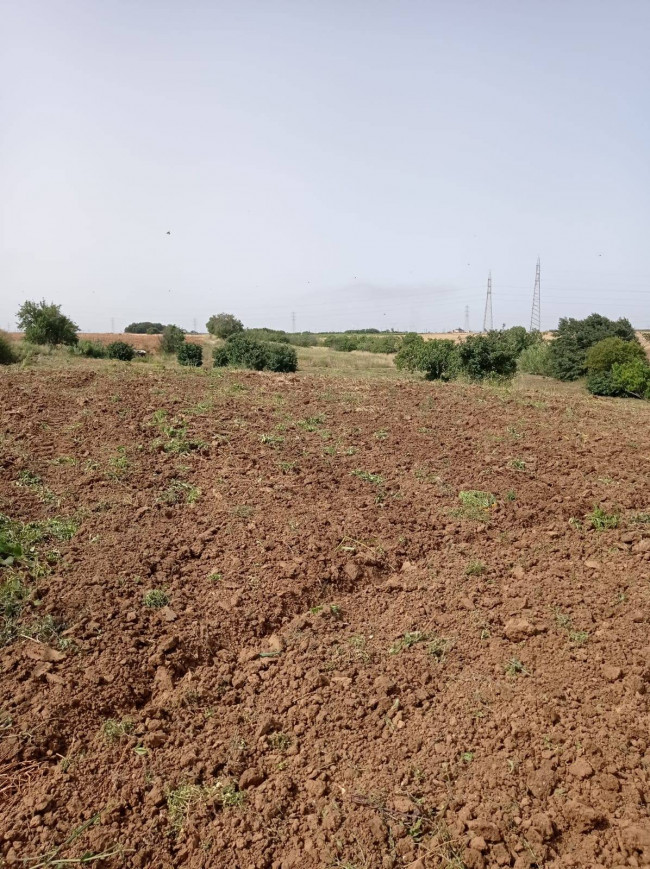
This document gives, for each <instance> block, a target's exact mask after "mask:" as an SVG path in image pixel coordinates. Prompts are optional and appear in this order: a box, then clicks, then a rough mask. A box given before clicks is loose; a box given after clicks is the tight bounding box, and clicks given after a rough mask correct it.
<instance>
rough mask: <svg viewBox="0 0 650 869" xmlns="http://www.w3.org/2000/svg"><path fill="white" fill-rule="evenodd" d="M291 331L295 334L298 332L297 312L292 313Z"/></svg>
mask: <svg viewBox="0 0 650 869" xmlns="http://www.w3.org/2000/svg"><path fill="white" fill-rule="evenodd" d="M291 331H292V332H294V333H295V331H296V312H295V311H292V312H291Z"/></svg>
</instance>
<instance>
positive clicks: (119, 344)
mask: <svg viewBox="0 0 650 869" xmlns="http://www.w3.org/2000/svg"><path fill="white" fill-rule="evenodd" d="M106 355H107V356H108V358H109V359H119V360H120V361H121V362H130V361H131V360H132V359H133V357H134V356H135V350H134V348H133V347H132V346H131V344H127V343H126V341H113V342H112V343H111V344H109V345H108V346H107V348H106Z"/></svg>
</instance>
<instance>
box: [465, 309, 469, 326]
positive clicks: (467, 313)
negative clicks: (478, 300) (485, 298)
mask: <svg viewBox="0 0 650 869" xmlns="http://www.w3.org/2000/svg"><path fill="white" fill-rule="evenodd" d="M465 331H466V332H469V305H465Z"/></svg>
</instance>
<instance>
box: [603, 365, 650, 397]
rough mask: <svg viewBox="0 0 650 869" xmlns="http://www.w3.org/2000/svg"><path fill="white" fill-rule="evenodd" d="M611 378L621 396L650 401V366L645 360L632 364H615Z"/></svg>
mask: <svg viewBox="0 0 650 869" xmlns="http://www.w3.org/2000/svg"><path fill="white" fill-rule="evenodd" d="M611 378H612V382H613V384H614V387H615V388H616V389H618V390H619V392H620V394H621V395H629V396H631V397H633V398H647V399H650V365H648V362H647V360H645V359H633V360H632V361H630V362H622V363H621V362H615V363H614V364H613V365H612V370H611Z"/></svg>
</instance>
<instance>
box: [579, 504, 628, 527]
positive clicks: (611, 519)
mask: <svg viewBox="0 0 650 869" xmlns="http://www.w3.org/2000/svg"><path fill="white" fill-rule="evenodd" d="M585 518H586V521H587V522H588V524H589V525H591V527H592V528H595V530H596V531H605V530H606V529H609V528H618V524H619V521H620V517H619V515H618V513H608V512H607V511H606V510H603V508H602V507H598V506H594V509H593V510H592V511H591V513H589V514H587V516H586V517H585Z"/></svg>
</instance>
